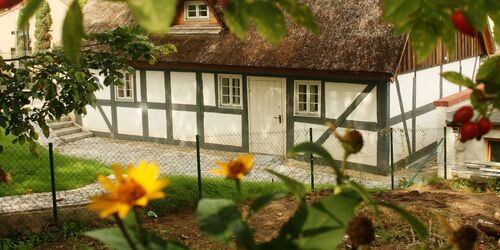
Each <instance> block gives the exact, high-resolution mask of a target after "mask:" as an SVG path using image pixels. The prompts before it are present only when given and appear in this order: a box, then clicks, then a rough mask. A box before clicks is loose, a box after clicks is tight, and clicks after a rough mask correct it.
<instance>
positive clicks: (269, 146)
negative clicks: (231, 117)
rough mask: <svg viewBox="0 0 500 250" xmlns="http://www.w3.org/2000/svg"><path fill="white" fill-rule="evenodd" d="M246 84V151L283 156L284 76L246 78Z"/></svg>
mask: <svg viewBox="0 0 500 250" xmlns="http://www.w3.org/2000/svg"><path fill="white" fill-rule="evenodd" d="M248 83H249V84H248V93H249V95H248V96H249V97H248V104H249V105H248V107H249V108H248V114H249V117H248V122H249V132H250V134H249V142H250V152H253V153H264V154H274V155H284V154H285V153H286V152H285V151H286V145H285V143H286V141H285V138H286V131H285V128H286V124H285V121H286V120H285V112H286V109H285V105H284V104H285V93H286V92H285V79H282V78H269V77H249V78H248Z"/></svg>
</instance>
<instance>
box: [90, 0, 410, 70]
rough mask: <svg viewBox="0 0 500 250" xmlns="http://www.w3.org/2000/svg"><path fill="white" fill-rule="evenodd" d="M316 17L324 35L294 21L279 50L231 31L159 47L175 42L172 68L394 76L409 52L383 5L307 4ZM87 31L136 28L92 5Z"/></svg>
mask: <svg viewBox="0 0 500 250" xmlns="http://www.w3.org/2000/svg"><path fill="white" fill-rule="evenodd" d="M303 2H305V3H306V4H308V5H309V6H310V7H311V9H312V11H313V12H314V14H315V16H316V20H317V22H318V23H319V26H320V27H321V35H320V36H319V37H315V36H314V35H312V34H311V33H310V32H307V31H306V30H304V29H303V28H301V27H298V26H297V25H295V24H292V23H291V22H289V25H288V27H289V31H288V34H287V36H286V38H285V39H284V40H283V41H282V42H281V44H280V45H279V46H273V45H272V44H270V43H269V42H266V41H264V40H263V39H262V38H260V37H259V36H258V35H257V34H256V33H255V32H254V31H251V32H250V34H249V35H248V38H247V39H245V40H244V41H240V40H238V39H237V38H236V37H235V36H234V35H233V34H231V33H230V32H229V31H228V30H224V31H223V32H222V33H221V34H218V35H209V34H198V35H165V36H163V37H160V38H153V40H154V41H155V42H157V43H173V44H175V45H176V47H177V50H178V53H176V54H173V55H170V56H168V57H166V58H163V59H162V61H164V62H167V63H185V64H207V65H225V66H246V67H266V68H279V69H303V70H325V71H343V72H346V71H347V72H372V73H383V74H393V73H394V72H395V71H396V68H397V66H398V63H399V59H400V55H401V53H402V50H403V48H404V40H405V37H404V36H398V37H397V36H394V35H393V29H392V28H391V27H390V26H389V25H387V24H385V23H383V21H382V19H381V18H382V11H381V0H303ZM84 17H85V28H86V31H87V32H98V31H102V30H105V29H110V28H114V27H116V26H117V25H134V24H135V23H134V21H133V18H132V17H131V15H130V13H129V11H128V9H127V7H126V5H124V4H122V3H119V2H108V1H102V0H89V1H88V3H87V5H86V6H85V8H84Z"/></svg>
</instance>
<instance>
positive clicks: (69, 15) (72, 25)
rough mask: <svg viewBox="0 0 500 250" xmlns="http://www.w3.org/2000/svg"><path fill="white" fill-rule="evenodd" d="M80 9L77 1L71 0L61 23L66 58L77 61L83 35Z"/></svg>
mask: <svg viewBox="0 0 500 250" xmlns="http://www.w3.org/2000/svg"><path fill="white" fill-rule="evenodd" d="M82 18H83V16H82V10H81V8H80V4H78V1H73V3H72V4H71V6H70V7H69V9H68V11H67V12H66V18H65V19H64V23H63V31H64V32H63V34H62V42H63V46H64V47H63V49H64V52H65V53H66V55H67V56H68V58H69V59H70V60H71V61H72V62H73V63H77V62H78V60H79V57H80V42H81V40H82V36H83V23H82V22H83V20H82Z"/></svg>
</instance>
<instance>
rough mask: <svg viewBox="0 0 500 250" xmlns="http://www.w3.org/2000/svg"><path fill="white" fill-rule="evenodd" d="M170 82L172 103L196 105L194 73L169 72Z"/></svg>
mask: <svg viewBox="0 0 500 250" xmlns="http://www.w3.org/2000/svg"><path fill="white" fill-rule="evenodd" d="M170 81H171V88H172V103H174V104H196V73H192V72H171V73H170ZM174 134H175V133H174Z"/></svg>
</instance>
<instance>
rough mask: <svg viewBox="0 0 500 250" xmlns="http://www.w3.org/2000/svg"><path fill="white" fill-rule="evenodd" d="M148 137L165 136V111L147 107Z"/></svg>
mask: <svg viewBox="0 0 500 250" xmlns="http://www.w3.org/2000/svg"><path fill="white" fill-rule="evenodd" d="M148 129H149V137H155V138H167V111H165V110H161V109H148Z"/></svg>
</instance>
